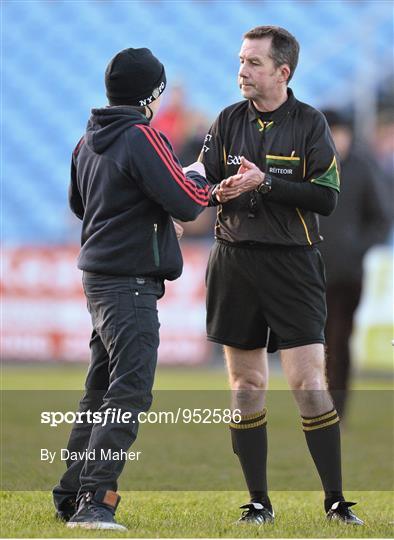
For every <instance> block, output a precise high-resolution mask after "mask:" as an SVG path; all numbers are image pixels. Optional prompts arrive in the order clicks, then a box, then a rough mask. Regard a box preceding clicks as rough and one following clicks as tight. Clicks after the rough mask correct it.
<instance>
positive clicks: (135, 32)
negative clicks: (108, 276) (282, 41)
mask: <svg viewBox="0 0 394 540" xmlns="http://www.w3.org/2000/svg"><path fill="white" fill-rule="evenodd" d="M391 9H392V8H391V5H390V3H389V2H379V1H376V0H366V1H363V2H361V1H360V2H346V1H343V2H339V1H332V2H320V1H310V2H303V1H296V0H293V1H289V0H288V1H286V0H285V1H280V2H272V1H267V2H252V1H250V2H248V1H228V2H223V1H208V2H197V1H180V2H176V1H174V2H170V1H158V2H148V1H133V2H131V1H129V2H119V1H102V2H93V1H63V2H60V1H51V2H48V1H43V2H41V1H15V2H13V1H7V2H3V5H2V15H3V41H2V43H3V54H2V68H3V107H2V129H3V132H2V133H3V145H2V150H3V159H2V220H3V241H5V242H7V243H8V244H24V243H38V244H39V243H58V242H67V241H70V240H75V239H76V237H75V228H74V227H73V226H72V220H70V216H69V214H68V211H67V203H66V198H67V197H66V195H67V185H68V176H69V159H70V158H69V156H70V153H71V150H72V148H73V146H74V144H75V143H76V142H77V141H78V139H79V137H80V136H81V134H82V133H83V131H84V128H85V124H86V120H87V117H88V115H89V110H90V108H91V107H93V106H100V105H104V104H105V101H106V100H105V93H104V84H103V70H104V67H105V65H106V63H107V62H108V60H109V59H110V58H111V57H112V56H113V54H114V53H115V52H117V51H118V50H120V49H122V48H125V47H128V46H133V47H141V46H148V47H150V48H151V49H152V50H153V51H154V52H155V53H156V54H157V55H158V56H159V57H160V59H161V60H162V61H163V63H165V65H166V69H167V75H168V79H169V82H170V83H171V81H182V82H183V84H184V86H185V89H186V95H187V98H188V100H189V103H190V105H191V106H193V107H195V108H197V109H200V110H202V111H205V112H206V113H207V114H208V116H210V117H214V116H215V115H216V113H217V112H218V111H219V110H220V109H221V108H222V107H224V106H226V105H228V104H230V103H232V102H234V101H238V100H239V99H240V96H239V93H238V88H237V85H236V72H237V68H238V58H237V55H238V50H239V46H240V41H241V37H242V34H243V32H245V31H246V30H248V29H249V28H251V27H253V26H256V25H257V24H277V25H280V26H284V27H285V28H288V29H289V30H290V31H291V32H292V33H294V34H295V35H296V36H297V38H298V39H299V41H300V44H301V58H300V65H299V68H298V70H297V73H296V75H295V77H294V82H292V87H293V88H294V90H295V92H296V95H297V97H299V99H301V100H302V101H306V102H309V103H311V104H312V105H315V106H327V105H331V106H335V105H337V106H346V105H348V104H351V103H352V100H353V98H354V86H355V84H357V81H358V80H359V78H360V76H361V75H362V73H363V70H367V73H370V74H371V77H373V81H374V85H375V88H377V87H378V85H379V84H380V83H381V82H382V77H383V75H384V74H385V72H386V69H384V66H387V69H390V66H391V47H390V44H391V43H392V12H391Z"/></svg>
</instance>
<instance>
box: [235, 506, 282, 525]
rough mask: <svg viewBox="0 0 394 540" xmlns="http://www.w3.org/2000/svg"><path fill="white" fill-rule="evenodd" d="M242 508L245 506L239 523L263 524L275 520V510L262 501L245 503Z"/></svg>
mask: <svg viewBox="0 0 394 540" xmlns="http://www.w3.org/2000/svg"><path fill="white" fill-rule="evenodd" d="M240 508H244V511H243V512H242V516H241V517H240V518H239V520H238V521H237V523H238V524H246V525H262V524H263V523H273V522H274V517H275V512H274V511H273V510H268V508H266V507H265V506H263V505H262V504H260V503H248V504H243V505H242V506H240Z"/></svg>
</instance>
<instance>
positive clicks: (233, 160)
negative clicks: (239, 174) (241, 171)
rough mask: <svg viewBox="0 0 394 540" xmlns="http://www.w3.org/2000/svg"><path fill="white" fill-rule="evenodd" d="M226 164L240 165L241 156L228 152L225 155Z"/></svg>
mask: <svg viewBox="0 0 394 540" xmlns="http://www.w3.org/2000/svg"><path fill="white" fill-rule="evenodd" d="M226 165H241V156H232V155H231V154H229V155H228V156H227V162H226Z"/></svg>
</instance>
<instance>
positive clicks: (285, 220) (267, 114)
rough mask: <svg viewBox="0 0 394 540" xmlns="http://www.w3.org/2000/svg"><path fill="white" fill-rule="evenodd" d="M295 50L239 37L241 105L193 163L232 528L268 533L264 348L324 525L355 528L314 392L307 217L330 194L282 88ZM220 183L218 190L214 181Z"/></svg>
mask: <svg viewBox="0 0 394 540" xmlns="http://www.w3.org/2000/svg"><path fill="white" fill-rule="evenodd" d="M298 53H299V45H298V42H297V41H296V39H295V38H294V37H293V36H292V35H291V34H290V33H289V32H287V31H286V30H284V29H283V28H279V27H275V26H259V27H257V28H254V29H252V30H250V31H249V32H247V33H246V34H245V35H244V40H243V43H242V46H241V51H240V54H239V58H240V67H239V73H238V82H239V87H240V89H241V93H242V95H243V97H244V98H245V99H244V100H243V101H241V102H239V103H236V104H234V105H231V106H229V107H227V108H226V109H224V110H223V111H222V112H221V113H220V114H219V116H218V118H217V119H216V121H215V122H214V124H213V125H212V127H211V129H210V131H209V133H208V135H207V136H206V138H205V141H204V146H203V149H202V152H201V156H200V159H201V160H202V162H203V164H204V166H205V169H206V173H207V179H208V180H209V181H210V182H211V183H213V184H216V186H215V187H214V188H213V189H212V190H211V198H210V204H212V205H217V206H218V213H217V221H216V234H215V236H216V243H215V245H214V246H213V248H212V251H211V254H210V259H209V263H208V269H207V289H208V290H207V333H208V338H209V339H210V340H211V341H215V342H217V343H221V344H222V345H224V354H225V358H226V363H227V368H228V374H229V381H230V386H231V389H232V390H233V406H234V407H236V408H237V409H240V410H241V412H242V420H241V422H240V423H232V424H231V436H232V445H233V450H234V452H235V453H236V454H237V455H238V458H239V461H240V464H241V467H242V470H243V474H244V477H245V481H246V484H247V486H248V489H249V492H250V502H249V503H248V504H245V505H243V506H242V507H241V508H243V509H244V511H243V514H242V516H241V518H240V520H239V521H240V522H241V523H245V522H246V523H256V524H261V523H269V522H273V520H274V511H273V509H272V505H271V501H270V499H269V496H268V490H267V477H266V462H267V430H266V423H267V413H266V409H265V408H264V405H265V391H266V389H267V386H268V364H267V344H268V342H269V344H270V346H271V350H274V349H275V348H278V349H279V350H280V356H281V361H282V366H283V370H284V372H285V374H286V377H287V379H288V382H289V385H290V387H291V389H292V390H293V392H294V396H295V399H296V402H297V405H298V408H299V410H300V414H301V424H302V428H303V430H304V433H305V437H306V442H307V445H308V448H309V451H310V453H311V456H312V458H313V461H314V463H315V465H316V468H317V471H318V473H319V475H320V478H321V482H322V485H323V488H324V492H325V501H324V507H325V512H326V515H327V518H328V519H330V520H339V521H341V522H343V523H351V524H358V525H361V524H362V523H363V522H362V521H361V520H360V519H358V518H357V517H356V516H355V515H354V513H353V512H352V511H351V510H350V508H349V507H350V506H352V505H353V504H354V503H350V502H346V501H345V499H344V497H343V493H342V480H341V449H340V431H339V418H338V415H337V412H336V410H335V408H334V405H333V402H332V399H331V396H330V394H329V393H328V391H327V386H326V380H325V357H324V326H325V320H326V301H325V277H324V266H323V262H322V258H321V255H320V253H319V250H318V249H317V244H318V243H319V242H320V241H321V237H320V236H319V227H318V217H317V214H321V215H326V216H327V215H329V214H331V213H332V212H333V210H334V209H335V206H336V202H337V197H338V192H339V187H340V182H339V173H338V164H337V157H336V151H335V147H334V144H333V141H332V138H331V135H330V131H329V129H328V126H327V123H326V121H325V118H324V116H323V115H322V114H321V113H320V112H319V111H317V110H316V109H314V108H312V107H310V106H309V105H307V104H305V103H301V102H300V101H298V100H297V99H296V98H295V97H294V94H293V92H292V91H291V89H290V88H288V83H289V82H290V80H291V78H292V76H293V74H294V71H295V69H296V66H297V62H298ZM223 179H224V180H223Z"/></svg>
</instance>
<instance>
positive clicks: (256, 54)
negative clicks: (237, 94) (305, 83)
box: [238, 38, 283, 101]
mask: <svg viewBox="0 0 394 540" xmlns="http://www.w3.org/2000/svg"><path fill="white" fill-rule="evenodd" d="M270 50H271V38H261V39H245V40H244V41H243V43H242V47H241V50H240V52H239V59H240V66H239V71H238V84H239V87H240V89H241V92H242V95H243V97H244V98H246V99H251V100H253V101H255V100H258V99H259V98H267V97H269V96H270V95H271V93H272V91H273V90H275V89H277V88H278V85H279V84H280V82H281V81H282V82H283V73H282V71H281V69H280V68H275V65H274V62H273V60H272V59H271V58H270V57H269V53H270Z"/></svg>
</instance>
